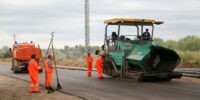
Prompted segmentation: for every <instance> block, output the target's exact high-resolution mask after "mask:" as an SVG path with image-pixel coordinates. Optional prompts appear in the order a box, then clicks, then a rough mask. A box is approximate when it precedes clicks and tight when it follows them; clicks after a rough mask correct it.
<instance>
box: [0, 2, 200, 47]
mask: <svg viewBox="0 0 200 100" xmlns="http://www.w3.org/2000/svg"><path fill="white" fill-rule="evenodd" d="M115 17H120V18H122V17H125V18H150V19H156V20H163V21H165V24H163V25H160V26H156V29H155V37H161V38H163V39H175V40H177V39H180V38H182V37H184V36H187V35H196V36H200V0H90V34H91V35H90V36H91V37H90V38H91V42H90V44H91V45H101V44H102V43H103V36H104V27H105V24H104V23H103V21H104V20H105V19H109V18H115ZM50 32H55V46H56V47H57V48H63V47H64V45H70V46H73V45H78V44H81V45H84V0H0V47H1V46H3V45H9V46H11V45H12V43H13V34H16V39H17V40H18V41H19V42H23V41H31V40H32V41H34V42H35V43H36V44H40V45H41V47H42V48H47V46H48V43H49V40H50V35H49V33H50Z"/></svg>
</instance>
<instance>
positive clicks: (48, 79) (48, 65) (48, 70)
mask: <svg viewBox="0 0 200 100" xmlns="http://www.w3.org/2000/svg"><path fill="white" fill-rule="evenodd" d="M44 64H45V83H44V85H45V86H46V87H49V86H52V75H53V66H52V61H51V60H50V59H47V60H45V62H44Z"/></svg>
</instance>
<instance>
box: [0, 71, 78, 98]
mask: <svg viewBox="0 0 200 100" xmlns="http://www.w3.org/2000/svg"><path fill="white" fill-rule="evenodd" d="M40 89H41V93H38V94H36V93H34V94H30V93H29V83H28V82H25V81H22V80H18V79H14V78H10V77H7V76H3V75H0V100H81V99H80V98H78V97H76V96H73V95H67V94H64V93H60V92H57V91H56V92H55V93H52V94H47V91H46V90H45V89H44V88H43V87H40Z"/></svg>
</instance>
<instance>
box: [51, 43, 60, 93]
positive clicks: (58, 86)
mask: <svg viewBox="0 0 200 100" xmlns="http://www.w3.org/2000/svg"><path fill="white" fill-rule="evenodd" d="M52 52H53V60H54V64H55V71H56V78H57V90H60V89H62V87H61V85H60V82H59V78H58V71H57V66H56V58H55V52H54V47H53V40H52Z"/></svg>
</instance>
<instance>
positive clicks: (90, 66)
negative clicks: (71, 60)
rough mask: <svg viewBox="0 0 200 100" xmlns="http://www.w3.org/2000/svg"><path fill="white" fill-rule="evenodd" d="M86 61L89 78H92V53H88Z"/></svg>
mask: <svg viewBox="0 0 200 100" xmlns="http://www.w3.org/2000/svg"><path fill="white" fill-rule="evenodd" d="M85 61H86V63H87V73H88V77H90V76H92V64H93V56H92V55H91V54H90V53H88V55H87V56H86V57H85Z"/></svg>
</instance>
